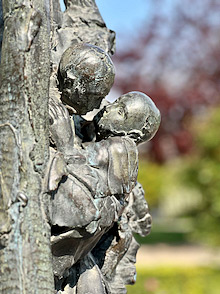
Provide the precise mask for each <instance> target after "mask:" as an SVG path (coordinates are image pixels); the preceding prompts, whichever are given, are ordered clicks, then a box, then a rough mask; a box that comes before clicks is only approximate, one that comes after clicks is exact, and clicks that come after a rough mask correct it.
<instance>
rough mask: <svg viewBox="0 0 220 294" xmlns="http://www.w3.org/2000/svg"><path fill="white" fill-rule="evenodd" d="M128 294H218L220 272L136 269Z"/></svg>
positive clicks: (215, 270)
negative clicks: (134, 280) (134, 281)
mask: <svg viewBox="0 0 220 294" xmlns="http://www.w3.org/2000/svg"><path fill="white" fill-rule="evenodd" d="M137 272H138V276H137V282H136V284H135V285H133V286H128V287H127V289H128V294H146V293H148V294H220V270H219V269H213V268H198V267H197V268H171V267H166V268H165V267H158V268H153V269H146V268H141V267H139V268H137Z"/></svg>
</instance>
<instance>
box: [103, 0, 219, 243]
mask: <svg viewBox="0 0 220 294" xmlns="http://www.w3.org/2000/svg"><path fill="white" fill-rule="evenodd" d="M128 2H129V1H128ZM129 3H130V2H129ZM129 3H128V4H127V5H128V6H129ZM125 5H126V3H125ZM219 12H220V2H219V0H204V1H202V2H201V1H200V0H194V1H190V0H184V1H181V0H173V1H169V0H163V1H162V0H156V1H155V0H149V1H148V11H147V12H146V19H145V20H144V21H143V20H142V22H141V23H140V24H139V25H136V30H135V33H136V34H135V35H134V36H132V38H131V35H129V34H128V36H127V40H126V39H124V46H120V48H119V49H118V50H116V54H115V56H113V59H114V63H115V65H116V80H115V84H114V88H113V94H114V95H115V98H117V97H118V96H120V95H121V94H123V93H126V92H129V91H134V90H136V91H142V92H144V93H147V94H148V95H149V96H150V97H151V98H152V99H153V100H154V102H155V103H156V105H157V106H158V108H159V109H160V111H161V115H162V122H161V126H160V129H159V132H158V133H157V134H156V136H155V138H154V139H153V140H152V141H151V142H148V143H146V144H142V145H140V148H139V153H140V167H139V178H138V180H139V181H140V182H141V183H142V185H143V186H144V189H145V191H146V199H147V201H148V203H149V207H150V210H151V212H152V215H153V224H154V225H153V230H152V236H149V237H148V238H147V239H148V240H149V242H151V241H150V239H151V238H153V234H154V233H156V234H158V231H161V233H163V234H164V233H165V232H166V231H167V233H168V232H169V234H170V233H171V231H172V230H173V233H176V234H177V233H179V236H182V234H184V235H185V240H186V241H190V242H199V243H202V244H209V245H212V246H219V245H220V234H218V233H217V232H218V228H219V220H220V197H219V191H220V189H219V188H220V181H219V177H220V170H219V169H220V167H219V166H220V165H219V160H220V158H219V157H220V148H219V143H220V136H219V127H220V126H219V124H220V106H219V102H220V50H219V43H220V17H219ZM108 25H109V26H110V25H111V24H108ZM124 35H125V33H124ZM116 48H117V47H116ZM180 233H181V234H180ZM174 239H175V238H174ZM181 241H182V237H181ZM142 242H145V240H144V241H142ZM146 242H147V241H146Z"/></svg>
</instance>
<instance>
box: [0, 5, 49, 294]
mask: <svg viewBox="0 0 220 294" xmlns="http://www.w3.org/2000/svg"><path fill="white" fill-rule="evenodd" d="M2 6H3V15H4V38H3V43H2V54H1V68H0V85H1V90H0V91H1V92H0V184H1V185H0V244H1V245H0V246H1V247H0V248H1V250H0V280H1V283H0V292H1V293H10V294H12V293H16V294H17V293H53V288H54V286H53V275H52V266H51V252H50V230H49V226H48V225H47V223H46V219H45V217H44V213H43V207H42V197H43V196H42V185H43V177H44V172H45V167H46V164H47V161H48V145H49V144H48V137H49V136H48V119H47V117H48V115H47V112H48V110H47V109H48V106H47V105H48V92H49V77H50V48H49V37H50V23H49V22H48V20H49V19H50V18H49V14H50V6H49V1H47V0H32V1H15V0H7V1H3V3H2ZM0 16H1V15H0ZM1 25H2V23H1ZM0 33H1V31H0ZM0 35H1V34H0ZM44 197H46V196H44Z"/></svg>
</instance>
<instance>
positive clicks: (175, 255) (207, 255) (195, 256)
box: [137, 244, 220, 267]
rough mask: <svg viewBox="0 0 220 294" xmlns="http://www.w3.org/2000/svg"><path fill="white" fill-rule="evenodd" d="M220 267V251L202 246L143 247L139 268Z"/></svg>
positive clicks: (138, 260) (139, 253)
mask: <svg viewBox="0 0 220 294" xmlns="http://www.w3.org/2000/svg"><path fill="white" fill-rule="evenodd" d="M166 265H169V266H181V267H183V266H186V267H189V266H220V250H214V249H210V248H206V247H201V246H191V245H190V246H188V245H187V246H186V245H181V246H170V245H165V244H159V245H142V246H141V248H140V249H139V251H138V254H137V266H140V267H143V266H145V267H146V266H147V267H157V266H166Z"/></svg>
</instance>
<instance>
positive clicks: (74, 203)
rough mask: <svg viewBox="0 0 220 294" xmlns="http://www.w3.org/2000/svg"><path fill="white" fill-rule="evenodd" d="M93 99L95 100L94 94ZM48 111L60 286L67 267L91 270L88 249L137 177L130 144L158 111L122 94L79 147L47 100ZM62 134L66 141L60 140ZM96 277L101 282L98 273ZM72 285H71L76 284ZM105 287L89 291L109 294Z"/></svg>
mask: <svg viewBox="0 0 220 294" xmlns="http://www.w3.org/2000/svg"><path fill="white" fill-rule="evenodd" d="M71 50H72V49H71ZM67 70H68V69H67ZM64 85H65V84H64ZM95 89H96V88H95V87H94V90H95ZM94 97H95V99H96V97H97V95H96V93H95V94H94ZM72 98H73V99H72V102H71V105H69V106H72V105H75V104H77V103H75V101H76V100H77V101H78V99H79V96H78V95H76V96H72ZM92 98H93V97H92ZM74 99H75V100H74ZM80 99H82V97H80ZM67 101H68V100H66V102H67ZM83 101H84V107H86V106H87V105H89V107H88V108H89V110H91V108H90V107H91V104H89V103H90V102H88V103H86V102H85V101H86V100H85V99H84V100H83ZM92 105H95V103H94V104H92ZM83 112H84V111H83ZM50 113H51V136H52V139H53V144H54V145H55V148H56V150H57V152H56V153H55V155H53V156H54V158H55V159H54V161H53V162H52V163H53V164H52V165H51V168H50V175H49V182H48V183H49V184H50V183H52V182H53V174H55V175H56V178H55V180H57V178H58V179H60V181H57V185H56V184H54V183H52V184H51V187H52V188H50V187H49V190H50V192H51V205H50V206H49V222H50V223H51V225H52V233H53V236H52V252H53V259H54V273H55V276H56V277H57V281H59V282H57V285H59V286H57V289H59V288H61V289H62V288H65V287H69V286H68V285H69V284H68V285H66V284H65V283H66V282H62V280H63V278H64V277H66V276H68V278H69V279H70V280H71V276H72V277H73V276H74V275H73V268H75V271H78V272H80V269H77V270H76V268H77V267H78V266H79V264H81V267H82V268H84V270H83V272H85V271H86V270H85V268H86V266H88V265H86V264H87V263H89V264H90V266H91V263H92V264H93V266H95V267H96V268H97V265H96V263H94V261H93V260H92V258H91V252H90V251H91V250H92V249H93V248H95V246H96V245H97V243H98V242H99V241H100V239H101V237H102V236H103V235H105V233H107V234H108V231H109V229H111V228H112V227H113V226H114V224H115V223H116V222H117V221H118V220H119V218H120V217H121V216H122V215H123V213H124V210H125V208H126V205H127V202H128V199H129V194H130V193H131V192H132V189H133V188H135V185H136V181H137V169H138V158H137V153H138V152H137V147H136V143H139V142H142V141H144V140H149V139H151V138H152V137H153V136H154V134H155V132H156V131H157V129H158V127H159V123H160V113H159V111H158V109H157V108H156V106H155V105H154V103H153V102H152V100H151V99H150V98H149V97H148V96H146V95H145V94H143V93H139V92H131V93H128V94H126V95H123V96H122V97H120V98H119V99H118V100H117V101H116V102H114V103H113V104H109V105H107V106H106V107H104V109H102V110H100V111H99V113H98V114H97V115H96V116H95V118H94V125H95V130H96V134H95V135H96V142H90V143H89V144H87V146H86V147H84V148H83V147H82V146H81V147H80V146H74V133H75V131H74V129H73V122H71V119H70V117H69V116H68V112H67V110H66V109H65V108H64V106H63V105H62V104H59V103H56V102H51V105H50ZM137 118H138V120H137ZM54 126H55V127H54ZM61 133H62V135H61ZM60 137H62V138H60ZM63 137H65V138H68V139H67V140H66V141H65V142H64V140H63ZM53 152H54V151H53ZM57 154H58V155H57ZM57 156H58V159H57ZM59 161H60V162H62V164H63V165H62V166H63V168H61V169H60V172H61V173H60V175H58V177H57V174H58V169H57V164H55V163H56V162H59ZM54 169H55V170H54ZM78 171H80V173H79V172H78ZM133 193H134V192H133ZM134 223H135V222H134ZM127 231H128V232H129V230H127ZM126 239H127V242H128V244H130V243H132V244H133V246H134V240H133V239H132V234H131V229H130V233H129V238H128V237H126ZM97 246H100V245H97ZM134 247H135V246H134ZM128 248H129V246H128ZM128 248H126V250H125V251H124V254H126V252H127V249H128ZM106 250H107V248H106ZM122 252H123V251H122ZM122 255H123V254H122ZM85 260H86V261H85ZM117 260H118V259H117ZM77 262H78V263H77ZM107 263H108V261H107ZM90 266H89V268H88V269H87V270H89V269H90ZM81 267H80V268H81ZM71 268H72V269H71ZM69 272H70V273H71V274H69ZM88 273H89V272H88ZM74 274H75V273H74ZM100 279H101V280H104V278H103V277H102V275H101V274H100ZM63 283H64V284H63ZM77 283H78V282H76V284H75V285H74V287H79V285H78V284H77ZM60 285H62V286H60ZM74 287H73V288H74ZM80 287H81V286H80ZM105 287H107V286H106V283H105ZM105 287H104V288H103V289H105ZM108 287H111V286H110V285H109V286H108ZM108 287H107V288H108ZM107 288H106V289H105V290H103V291H102V292H94V293H113V292H112V290H107ZM97 291H101V290H100V289H99V290H97ZM105 291H106V292H105ZM109 291H111V292H109ZM64 293H65V292H64ZM81 293H83V292H81Z"/></svg>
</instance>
